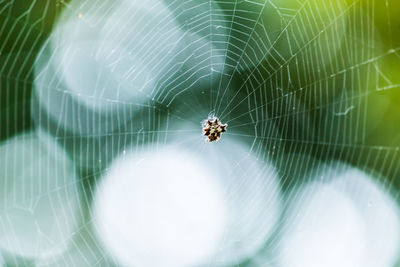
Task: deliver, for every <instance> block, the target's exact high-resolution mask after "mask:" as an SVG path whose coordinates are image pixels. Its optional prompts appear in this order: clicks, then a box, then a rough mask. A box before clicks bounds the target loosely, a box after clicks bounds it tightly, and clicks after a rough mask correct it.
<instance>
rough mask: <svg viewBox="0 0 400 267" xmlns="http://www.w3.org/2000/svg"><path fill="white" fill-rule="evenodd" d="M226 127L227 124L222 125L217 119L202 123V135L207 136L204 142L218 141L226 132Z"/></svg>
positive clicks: (213, 118) (212, 118)
mask: <svg viewBox="0 0 400 267" xmlns="http://www.w3.org/2000/svg"><path fill="white" fill-rule="evenodd" d="M226 127H228V124H222V123H221V121H220V120H219V119H218V118H217V117H211V118H208V119H207V120H205V121H204V122H203V133H204V135H205V136H207V138H206V141H208V142H214V141H218V140H219V139H220V138H221V135H222V133H224V132H226Z"/></svg>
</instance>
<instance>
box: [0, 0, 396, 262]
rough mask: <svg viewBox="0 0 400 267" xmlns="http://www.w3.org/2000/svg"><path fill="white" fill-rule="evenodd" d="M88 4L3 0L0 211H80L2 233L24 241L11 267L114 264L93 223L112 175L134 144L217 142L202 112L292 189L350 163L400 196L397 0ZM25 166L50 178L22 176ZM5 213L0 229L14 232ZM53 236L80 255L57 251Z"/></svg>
mask: <svg viewBox="0 0 400 267" xmlns="http://www.w3.org/2000/svg"><path fill="white" fill-rule="evenodd" d="M79 2H80V1H52V0H44V1H37V0H33V1H28V2H26V3H22V2H20V1H14V0H11V1H10V0H3V1H2V0H0V21H1V23H0V40H1V42H0V60H1V63H2V64H0V77H1V78H0V79H1V85H2V88H1V91H0V101H1V106H0V108H1V113H0V117H1V127H0V140H1V141H2V147H1V149H0V153H1V155H0V158H1V159H2V163H1V164H0V169H3V170H5V172H4V173H5V175H0V178H1V179H2V180H4V182H3V181H2V182H1V183H2V186H1V187H0V193H1V203H0V204H1V209H2V210H3V211H4V213H3V212H2V214H8V213H7V212H8V209H10V208H14V207H16V208H18V209H21V210H22V211H24V212H28V213H29V212H30V213H31V214H34V213H35V211H34V210H35V207H38V206H40V205H41V204H38V203H41V202H40V201H42V200H43V199H44V200H43V201H44V202H45V203H48V204H43V205H49V207H48V209H49V213H50V214H52V215H54V216H55V217H57V218H59V221H60V222H58V221H57V222H58V223H59V224H61V223H62V222H61V220H62V218H65V217H72V219H71V221H68V222H66V226H65V225H64V226H63V225H58V226H57V227H55V228H54V229H53V231H52V232H51V234H47V233H41V231H42V230H43V229H39V228H38V230H36V231H37V234H38V235H39V236H41V237H42V238H41V239H40V238H39V239H38V240H39V241H38V243H37V244H36V249H35V250H34V251H33V252H32V251H31V252H30V253H31V254H30V255H29V256H28V257H25V256H24V255H23V254H24V251H25V247H24V245H23V244H21V243H18V242H17V241H15V242H14V241H13V240H10V239H7V237H6V238H5V239H4V238H2V240H0V241H1V242H2V243H3V244H8V243H9V244H12V245H10V246H12V247H13V250H12V251H8V250H7V248H6V247H7V246H6V247H2V249H3V252H2V254H3V258H4V259H5V261H6V262H7V263H8V264H10V265H13V266H21V265H23V266H29V265H34V264H37V265H38V266H52V264H53V265H54V264H59V265H65V266H73V265H74V264H77V262H78V261H80V262H81V263H82V264H86V265H87V266H93V265H100V266H111V265H116V264H117V260H116V259H115V258H114V256H113V255H112V253H110V252H109V251H107V250H106V249H104V248H103V247H102V246H101V245H100V243H99V241H98V240H97V238H96V237H95V234H94V232H93V229H92V228H93V226H92V225H91V224H92V218H91V216H90V207H91V205H92V204H91V203H92V199H93V198H94V195H95V191H96V186H97V185H98V184H99V182H100V181H101V177H102V176H103V175H104V174H105V173H107V172H108V171H109V169H110V166H111V163H112V161H113V160H114V159H115V158H116V157H118V156H119V155H124V154H125V153H127V152H128V151H129V150H130V149H132V148H133V149H134V150H137V151H139V150H142V149H144V150H150V151H157V149H158V148H159V147H162V146H163V145H168V144H171V143H177V144H183V145H184V146H185V149H186V150H192V151H201V152H202V151H204V152H205V151H207V146H208V145H209V144H207V143H205V142H204V138H203V137H202V136H201V124H200V123H201V122H202V121H203V120H204V119H206V118H207V117H208V116H216V117H218V118H219V119H220V121H221V122H222V123H227V124H228V128H227V132H226V133H224V134H223V135H222V137H221V141H220V142H221V143H222V142H225V140H231V141H232V140H233V141H234V142H240V143H242V144H244V145H245V146H246V152H247V153H246V155H238V156H237V158H236V160H235V164H237V165H239V164H240V162H241V161H242V160H243V159H244V158H246V157H247V156H248V155H249V154H251V155H253V156H254V158H255V159H257V161H258V162H260V164H265V165H267V164H271V165H273V166H274V167H275V168H276V170H277V173H278V177H279V184H280V187H281V192H280V194H281V195H282V196H283V198H284V199H291V198H292V197H295V196H296V192H297V191H295V189H296V188H299V187H302V186H303V185H306V184H307V183H308V182H309V180H310V177H317V176H321V174H323V173H326V172H328V173H330V174H329V175H331V176H335V175H338V174H340V173H342V171H343V170H341V169H344V170H346V169H351V167H350V166H352V167H355V168H357V169H359V170H362V171H365V172H367V173H373V174H374V177H376V180H377V181H378V182H379V183H380V184H382V188H385V190H388V191H391V192H393V194H392V196H393V198H394V199H396V200H397V199H398V186H399V182H398V181H399V180H398V179H396V178H398V177H399V175H400V174H399V166H400V164H399V149H400V134H399V133H400V109H399V105H398V103H399V102H398V101H400V93H399V90H398V89H399V88H400V78H399V77H400V76H399V71H400V39H399V36H400V32H399V21H398V19H397V17H396V15H398V14H396V12H397V13H398V10H399V8H400V7H399V5H398V4H397V3H396V2H395V1H391V0H386V1H375V0H359V1H350V0H329V1H317V0H299V1H295V0H290V1H284V0H271V1H265V0H254V1H247V0H242V1H233V0H219V1H197V0H188V1H178V0H176V1H173V0H166V1H155V0H152V1H146V3H140V1H100V0H91V1H84V3H79ZM82 62H84V63H82ZM68 75H70V76H68ZM132 86H133V89H129V88H131V87H132ZM71 88H72V89H71ZM227 142H228V141H227ZM22 143H24V144H25V146H22V145H21V144H22ZM29 147H30V148H31V149H30V150H27V149H28V148H29ZM43 151H45V152H43ZM36 156H37V157H36ZM337 162H341V163H343V164H345V166H346V167H334V168H333V167H332V166H344V165H340V164H336V163H337ZM29 164H37V166H39V167H40V169H39V170H37V172H35V169H34V168H33V170H32V171H30V169H29V168H28V167H27V166H30V165H29ZM332 164H333V165H332ZM335 164H336V165H335ZM53 165H54V166H53ZM27 172H29V173H30V174H29V175H30V176H29V177H31V176H32V177H34V175H35V174H37V176H39V177H41V176H46V179H44V180H43V181H41V182H40V183H39V185H38V184H37V183H35V182H34V180H23V179H22V180H18V179H20V177H23V176H24V175H26V173H27ZM260 173H261V171H260ZM329 175H326V177H329ZM12 177H18V178H15V179H14V178H12ZM13 179H14V180H13ZM32 179H33V178H32ZM52 179H53V180H52ZM54 180H55V181H54ZM313 190H314V189H310V190H309V191H306V193H305V194H304V195H305V196H304V197H303V198H305V197H306V196H311V195H313V194H314V193H315V192H316V191H313ZM315 190H316V189H315ZM360 191H361V190H360ZM10 192H12V193H10ZM236 193H239V194H240V189H238V192H236ZM354 193H355V194H357V193H359V191H357V189H355V190H354ZM299 194H300V193H299ZM10 195H11V196H12V197H10ZM249 195H251V194H249ZM300 195H301V194H300ZM46 201H47V202H46ZM64 201H66V202H64ZM289 205H290V203H289V201H285V202H283V207H282V211H286V210H290V209H289ZM60 210H61V212H60ZM60 214H62V215H60ZM2 216H3V215H2ZM10 216H11V215H10ZM13 216H14V215H13ZM15 216H17V215H15ZM24 216H26V215H24ZM63 216H64V217H63ZM6 217H7V219H4V220H3V217H2V218H1V219H0V220H1V222H0V227H3V228H4V229H9V228H7V227H10V226H9V224H7V223H9V222H7V220H9V221H11V222H12V220H13V218H8V216H6ZM6 217H4V218H6ZM15 218H16V219H15V220H17V221H18V220H23V218H25V217H23V216H22V217H21V218H19V217H18V216H17V217H15ZM290 220H291V218H290V217H285V216H282V217H279V218H278V219H277V222H276V225H283V226H282V227H278V228H277V230H276V231H274V233H273V234H271V235H270V236H269V237H268V240H265V245H264V246H263V248H262V249H261V252H260V253H258V254H255V253H254V252H253V254H252V255H247V259H243V258H240V257H239V256H238V258H237V259H234V260H228V261H227V262H228V263H229V264H230V265H238V266H239V265H240V266H261V265H262V266H279V263H278V260H277V258H276V256H271V255H277V254H279V253H280V251H279V249H280V248H279V246H278V245H277V243H278V241H279V240H280V238H281V235H283V234H284V233H285V231H286V230H287V227H288V226H287V225H286V223H288V222H289V221H290ZM315 220H317V219H315ZM39 223H40V222H39ZM75 225H76V226H75ZM70 226H71V227H72V226H75V227H74V228H71V229H68V227H70ZM22 228H23V227H22ZM22 228H18V229H22ZM39 232H40V233H39ZM53 232H54V233H53ZM253 234H254V236H249V237H247V238H249V239H251V238H253V237H255V236H256V235H257V229H256V230H255V231H254V232H253ZM70 237H72V238H71V240H70ZM3 240H6V241H3ZM54 240H56V241H54ZM54 242H57V243H56V244H54ZM232 242H233V241H232ZM46 246H50V247H54V249H53V254H54V255H58V254H57V249H58V248H59V247H60V248H59V249H63V248H64V246H67V247H68V251H69V253H68V254H64V255H63V254H61V256H57V257H56V259H55V261H56V262H57V263H54V262H52V261H50V262H48V261H47V258H48V256H46V255H45V254H41V253H42V252H41V251H42V250H44V248H45V247H46ZM265 254H266V255H267V256H265ZM260 255H261V256H260ZM60 257H61V258H60ZM260 257H261V260H260V259H259V258H260ZM38 258H39V260H38ZM41 258H46V261H41ZM210 264H211V265H212V263H210ZM0 265H1V263H0Z"/></svg>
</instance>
